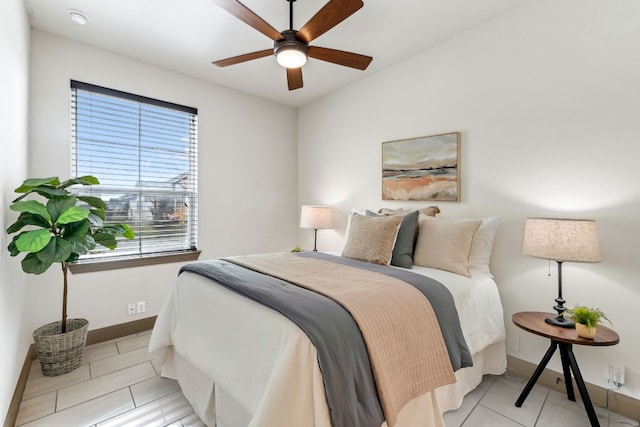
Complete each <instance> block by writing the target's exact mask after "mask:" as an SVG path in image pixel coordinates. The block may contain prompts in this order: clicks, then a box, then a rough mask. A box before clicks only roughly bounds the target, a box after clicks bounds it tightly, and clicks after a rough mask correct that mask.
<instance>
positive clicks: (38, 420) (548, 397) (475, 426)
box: [16, 332, 639, 427]
mask: <svg viewBox="0 0 640 427" xmlns="http://www.w3.org/2000/svg"><path fill="white" fill-rule="evenodd" d="M149 337H150V333H149V332H146V333H141V334H137V335H131V336H127V337H123V338H119V339H117V340H112V341H108V342H104V343H100V344H95V345H91V346H88V347H87V349H86V351H85V357H84V362H83V364H82V366H80V368H78V369H76V370H75V371H73V372H70V373H68V374H66V375H62V376H59V377H44V376H42V373H41V372H40V366H39V364H38V362H37V361H35V362H34V363H33V365H32V369H31V372H30V374H29V380H28V381H27V387H26V389H25V392H24V397H23V400H22V403H21V405H20V411H19V413H18V419H17V423H16V426H25V427H27V426H28V427H32V426H33V427H35V426H46V427H56V426H65V427H66V426H72V427H76V426H78V427H80V426H88V427H106V426H109V427H112V426H127V427H130V426H145V427H147V426H159V427H163V426H172V427H192V426H193V427H196V426H204V424H203V423H202V422H201V421H200V420H199V419H198V417H197V416H196V415H195V414H194V412H193V409H192V408H191V405H189V402H187V400H186V399H185V398H184V396H183V394H182V392H181V391H180V387H179V386H178V384H177V383H176V382H175V381H173V380H170V379H167V378H162V377H160V376H159V375H158V366H156V365H154V361H153V360H152V359H151V357H150V356H149V354H148V353H147V345H148V343H149ZM525 382H526V381H525V380H522V379H519V378H512V377H508V376H506V375H502V376H486V377H485V379H484V381H483V382H482V384H480V386H479V387H478V388H477V389H475V390H474V391H472V392H471V393H469V394H468V395H467V396H466V397H465V399H464V402H463V404H462V406H461V407H460V408H459V409H458V410H456V411H452V412H448V413H446V414H445V423H446V426H447V427H485V426H486V427H501V426H504V427H521V426H527V427H534V426H535V427H588V426H589V422H588V419H587V417H586V415H585V412H584V409H583V408H582V406H581V405H580V404H579V403H574V402H570V401H569V400H567V399H566V398H565V397H564V395H562V394H560V393H557V392H555V391H553V390H549V389H547V388H545V387H541V386H536V387H534V389H533V390H532V392H531V394H530V395H529V397H528V398H527V401H526V402H525V404H524V405H523V406H522V408H516V407H515V406H514V404H513V402H514V400H515V398H516V397H517V396H518V395H519V394H520V392H521V390H522V388H523V387H524V384H525ZM596 412H597V413H598V417H599V419H600V425H601V426H602V427H631V426H636V427H639V424H638V422H637V421H632V420H629V419H627V418H624V417H622V416H620V415H617V414H615V413H612V412H609V411H607V410H606V409H602V408H596ZM301 427H302V426H301Z"/></svg>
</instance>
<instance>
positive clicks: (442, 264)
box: [413, 214, 482, 277]
mask: <svg viewBox="0 0 640 427" xmlns="http://www.w3.org/2000/svg"><path fill="white" fill-rule="evenodd" d="M481 223H482V221H481V220H479V219H478V220H471V219H436V218H432V217H429V216H427V215H424V214H423V215H420V221H419V227H418V229H419V231H418V241H417V243H416V250H415V252H414V253H413V263H414V264H415V265H420V266H423V267H431V268H437V269H439V270H446V271H450V272H452V273H456V274H460V275H462V276H466V277H471V273H470V272H469V254H470V252H471V243H472V242H473V236H474V234H475V233H476V230H477V229H478V228H479V227H480V224H481Z"/></svg>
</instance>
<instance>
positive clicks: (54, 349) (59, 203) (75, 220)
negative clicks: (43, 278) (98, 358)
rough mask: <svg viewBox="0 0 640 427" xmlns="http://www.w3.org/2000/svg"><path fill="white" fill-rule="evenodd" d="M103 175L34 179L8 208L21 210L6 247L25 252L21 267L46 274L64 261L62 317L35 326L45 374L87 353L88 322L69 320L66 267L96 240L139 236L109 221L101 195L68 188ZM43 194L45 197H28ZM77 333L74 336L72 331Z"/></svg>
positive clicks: (111, 243)
mask: <svg viewBox="0 0 640 427" xmlns="http://www.w3.org/2000/svg"><path fill="white" fill-rule="evenodd" d="M96 184H99V181H98V179H96V178H95V177H93V176H83V177H79V178H73V179H69V180H66V181H64V182H60V179H59V178H58V177H52V178H31V179H27V180H25V181H24V182H23V183H22V185H21V186H20V187H18V188H16V189H15V192H16V193H18V194H21V195H20V196H19V197H18V198H17V199H15V200H14V201H13V202H12V203H11V206H10V207H9V208H10V209H11V210H12V211H16V212H19V213H20V215H19V216H18V219H17V220H16V222H14V223H13V224H11V225H10V226H9V227H8V228H7V233H8V234H10V235H11V234H15V235H14V236H13V240H12V241H11V243H9V246H8V247H7V249H8V250H9V252H10V253H11V256H17V255H18V254H20V253H25V254H26V255H25V257H24V258H23V259H22V270H23V271H24V272H25V273H31V274H42V273H44V272H45V271H47V270H48V269H49V267H51V266H52V265H53V264H60V266H61V268H62V277H63V292H62V319H61V321H59V322H53V323H51V324H49V325H44V326H43V327H41V328H38V329H36V331H34V333H33V336H34V341H35V343H36V350H37V351H38V357H39V358H40V365H41V367H42V371H43V373H44V374H45V375H48V376H54V375H61V374H64V373H66V372H70V371H71V370H73V369H75V368H77V367H78V366H79V365H80V361H81V360H82V356H83V354H84V345H85V342H86V333H87V329H88V322H87V321H86V320H85V319H69V324H67V272H68V268H69V263H72V262H74V261H76V260H78V258H80V255H82V254H86V253H88V252H89V251H90V250H92V249H94V248H95V247H96V245H102V246H105V247H107V248H109V249H114V248H115V247H116V246H117V244H118V243H117V240H116V237H119V236H122V237H125V238H128V239H132V238H133V237H134V233H133V231H132V230H131V228H129V226H127V225H124V224H109V225H106V224H105V223H104V221H105V218H106V204H105V202H104V201H103V200H102V199H100V198H99V197H93V196H76V195H74V194H72V193H71V192H70V191H69V190H68V189H69V188H70V187H72V186H74V185H84V186H89V185H96ZM27 196H40V198H41V199H42V198H44V199H45V200H46V202H45V203H42V202H41V201H39V200H34V199H33V198H31V197H30V198H31V200H24V199H25V198H26V197H27ZM69 334H72V335H69Z"/></svg>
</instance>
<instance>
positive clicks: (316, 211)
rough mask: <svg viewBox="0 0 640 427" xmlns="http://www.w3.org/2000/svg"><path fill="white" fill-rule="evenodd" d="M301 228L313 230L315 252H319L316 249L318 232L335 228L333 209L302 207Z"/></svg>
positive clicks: (326, 207)
mask: <svg viewBox="0 0 640 427" xmlns="http://www.w3.org/2000/svg"><path fill="white" fill-rule="evenodd" d="M300 228H312V229H313V251H314V252H318V249H317V248H316V243H317V240H318V230H319V229H326V228H333V223H332V220H331V208H329V207H328V206H308V205H304V206H302V209H301V210H300Z"/></svg>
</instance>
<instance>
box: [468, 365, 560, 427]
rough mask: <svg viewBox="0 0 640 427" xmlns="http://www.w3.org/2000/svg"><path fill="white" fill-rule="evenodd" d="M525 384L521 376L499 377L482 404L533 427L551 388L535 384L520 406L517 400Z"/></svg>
mask: <svg viewBox="0 0 640 427" xmlns="http://www.w3.org/2000/svg"><path fill="white" fill-rule="evenodd" d="M525 385H526V381H525V380H522V379H519V378H512V377H506V376H503V377H500V378H497V379H496V380H495V382H494V384H493V385H492V386H491V388H490V389H489V390H488V391H487V392H486V393H485V395H484V396H483V397H482V400H480V404H481V405H484V406H485V407H487V408H489V409H492V410H493V411H495V412H497V413H499V414H502V415H504V416H506V417H507V418H510V419H512V420H514V421H517V422H518V423H520V424H522V425H524V426H527V427H533V426H534V425H535V423H536V419H537V418H538V414H539V413H540V408H542V405H543V404H544V400H545V398H546V397H547V394H548V393H549V389H547V388H546V387H542V386H538V385H536V386H534V387H533V390H531V393H529V396H528V397H527V399H526V400H525V402H524V404H523V405H522V407H521V408H518V407H516V406H515V402H516V400H517V398H518V396H519V395H520V393H521V392H522V390H523V389H524V387H525ZM465 424H466V423H465Z"/></svg>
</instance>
